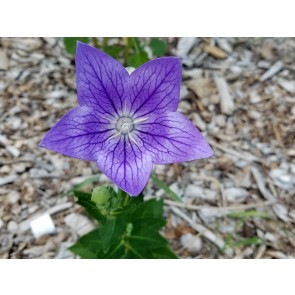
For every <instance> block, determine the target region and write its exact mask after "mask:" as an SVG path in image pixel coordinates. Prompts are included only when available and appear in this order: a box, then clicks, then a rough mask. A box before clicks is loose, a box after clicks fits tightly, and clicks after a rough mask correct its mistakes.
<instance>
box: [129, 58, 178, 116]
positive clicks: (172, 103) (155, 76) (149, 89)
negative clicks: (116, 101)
mask: <svg viewBox="0 0 295 295" xmlns="http://www.w3.org/2000/svg"><path fill="white" fill-rule="evenodd" d="M180 81H181V63H180V60H179V58H177V57H162V58H158V59H155V60H152V61H150V62H147V63H145V64H143V65H142V66H140V67H139V68H138V69H136V70H135V71H134V72H133V73H132V74H131V75H130V89H129V95H128V97H127V99H128V104H129V105H130V107H131V114H132V115H134V116H135V118H137V117H144V116H149V115H150V114H152V113H153V114H162V113H165V112H169V111H171V112H174V111H176V110H177V106H178V100H179V95H180Z"/></svg>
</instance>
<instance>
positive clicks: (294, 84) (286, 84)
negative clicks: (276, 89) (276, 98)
mask: <svg viewBox="0 0 295 295" xmlns="http://www.w3.org/2000/svg"><path fill="white" fill-rule="evenodd" d="M278 83H279V85H280V86H281V87H282V88H283V89H285V90H286V91H287V92H289V93H291V94H294V93H295V81H288V80H286V79H279V80H278Z"/></svg>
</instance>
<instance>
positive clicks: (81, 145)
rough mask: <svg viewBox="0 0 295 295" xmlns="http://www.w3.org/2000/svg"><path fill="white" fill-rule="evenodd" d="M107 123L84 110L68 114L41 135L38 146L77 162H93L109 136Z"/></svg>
mask: <svg viewBox="0 0 295 295" xmlns="http://www.w3.org/2000/svg"><path fill="white" fill-rule="evenodd" d="M110 126H111V125H110V123H109V121H108V120H107V119H104V118H101V117H99V115H98V114H97V113H96V112H95V111H94V110H93V109H92V108H89V107H86V106H83V107H76V108H74V109H72V110H71V111H69V112H68V113H67V114H66V115H65V116H64V117H63V118H62V119H61V120H60V121H58V123H57V124H56V125H55V126H53V127H52V128H51V129H50V130H49V131H48V132H47V134H46V135H45V137H44V138H43V140H42V141H41V143H40V144H39V146H41V147H45V148H47V149H49V150H52V151H55V152H57V153H61V154H64V155H66V156H69V157H74V158H78V159H83V160H88V161H96V158H97V157H96V154H97V152H98V151H100V150H101V149H102V148H103V147H104V146H105V142H106V140H107V138H109V137H110V136H111V135H112V134H113V133H114V130H113V128H111V127H110Z"/></svg>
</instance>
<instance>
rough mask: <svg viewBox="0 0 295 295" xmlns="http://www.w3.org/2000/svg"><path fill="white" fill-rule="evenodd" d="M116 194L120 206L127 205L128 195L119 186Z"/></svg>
mask: <svg viewBox="0 0 295 295" xmlns="http://www.w3.org/2000/svg"><path fill="white" fill-rule="evenodd" d="M118 196H119V198H120V199H121V204H122V206H123V207H126V206H127V205H128V202H129V199H130V196H129V195H128V194H127V193H126V192H124V191H122V190H121V189H120V188H118Z"/></svg>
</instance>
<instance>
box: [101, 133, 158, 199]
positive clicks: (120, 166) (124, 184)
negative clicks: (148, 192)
mask: <svg viewBox="0 0 295 295" xmlns="http://www.w3.org/2000/svg"><path fill="white" fill-rule="evenodd" d="M110 142H111V144H110V145H109V146H108V148H107V149H105V150H103V151H101V152H99V153H98V158H97V162H96V163H97V166H98V168H99V169H100V170H102V172H103V173H104V174H105V175H106V176H107V177H108V178H110V179H111V180H112V181H113V182H114V183H116V184H117V186H118V187H120V188H121V189H122V190H124V191H125V192H127V193H128V194H130V195H131V196H138V195H139V194H140V193H141V192H142V190H143V189H144V187H145V185H146V184H147V182H148V180H149V177H150V174H151V171H152V168H153V164H152V159H151V156H150V155H149V154H148V153H146V152H145V151H142V150H141V149H139V147H138V146H137V145H136V144H134V143H133V142H131V141H130V140H128V139H126V140H123V139H122V138H121V139H119V138H118V139H113V140H111V141H110Z"/></svg>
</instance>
